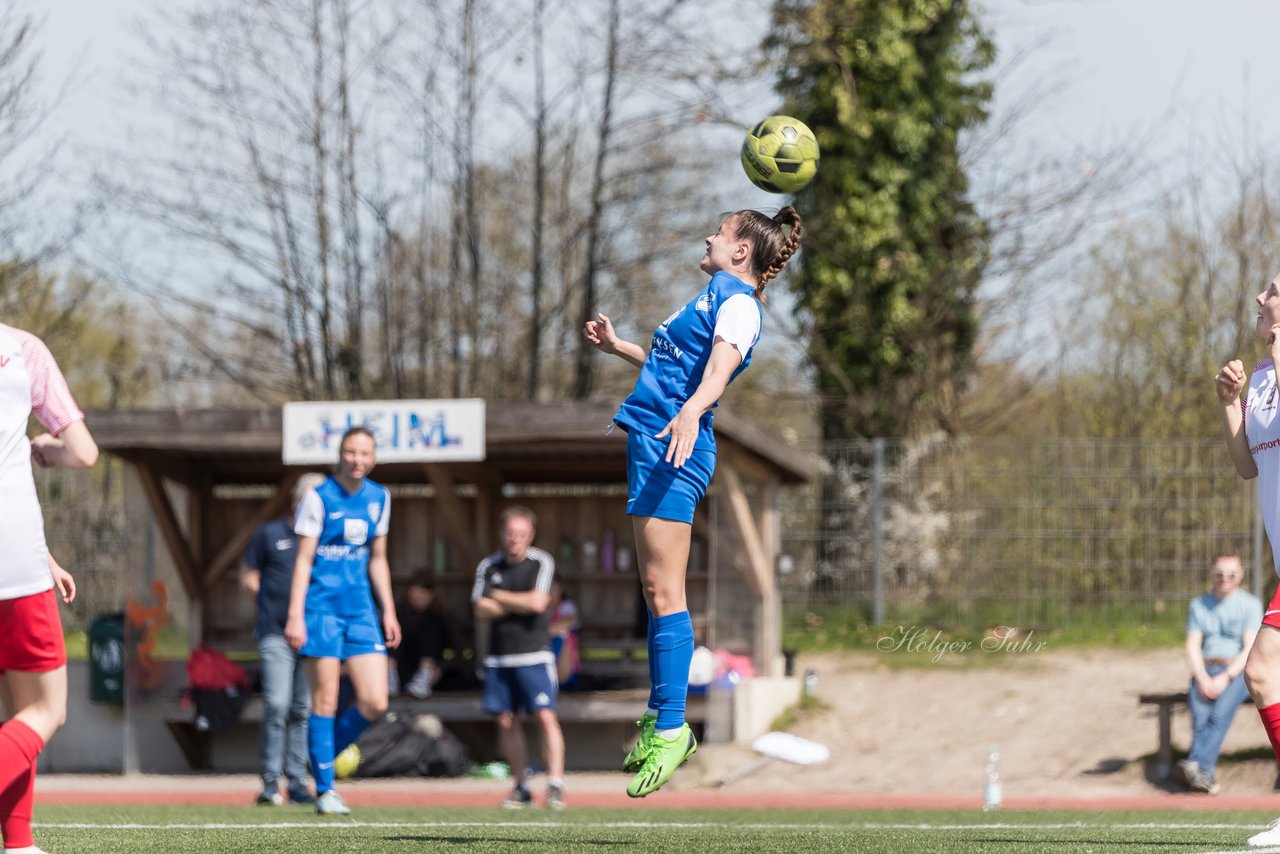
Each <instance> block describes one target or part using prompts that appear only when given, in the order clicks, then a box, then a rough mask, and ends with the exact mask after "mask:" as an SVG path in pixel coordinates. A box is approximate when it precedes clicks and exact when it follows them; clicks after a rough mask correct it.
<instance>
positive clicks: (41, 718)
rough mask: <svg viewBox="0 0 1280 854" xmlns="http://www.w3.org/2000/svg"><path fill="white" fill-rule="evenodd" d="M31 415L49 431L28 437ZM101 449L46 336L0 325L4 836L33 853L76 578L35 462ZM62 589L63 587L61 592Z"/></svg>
mask: <svg viewBox="0 0 1280 854" xmlns="http://www.w3.org/2000/svg"><path fill="white" fill-rule="evenodd" d="M32 413H35V416H36V418H38V419H39V421H40V423H41V424H43V425H44V427H45V429H47V430H48V431H49V432H48V433H44V434H41V435H39V436H36V437H35V438H34V439H30V440H28V438H27V422H28V420H29V418H30V416H31V414H32ZM97 459H98V446H97V445H96V444H94V441H93V437H92V436H91V435H89V430H88V428H87V427H85V424H84V413H82V412H81V411H80V408H79V407H78V406H76V402H75V400H74V399H73V398H72V396H71V392H70V390H69V389H68V388H67V381H66V379H65V378H63V376H62V372H61V371H60V370H59V369H58V364H57V362H55V361H54V359H53V356H52V354H50V353H49V350H48V348H47V347H45V345H44V342H42V341H41V340H40V339H39V338H37V337H36V336H34V335H32V334H30V333H28V332H23V331H22V330H20V329H14V328H13V327H10V326H5V325H4V324H0V508H3V512H0V544H2V545H0V548H2V550H3V556H2V557H0V701H3V705H4V708H5V710H6V712H7V713H8V715H9V718H8V720H6V721H5V722H4V723H3V724H0V834H2V835H3V838H4V851H5V854H18V852H22V854H33V853H34V852H39V850H40V849H38V848H36V847H35V842H34V840H33V839H32V836H31V810H32V803H33V798H34V787H35V778H36V756H37V755H39V753H40V751H41V750H43V749H44V745H45V743H46V742H47V741H48V740H49V739H50V738H51V737H52V736H53V734H54V732H56V731H57V729H58V727H60V726H61V725H62V723H63V721H64V720H65V719H66V717H67V655H66V650H65V648H64V647H63V640H62V621H61V619H60V618H59V616H58V602H57V596H58V595H61V596H62V598H63V600H64V601H66V602H70V601H71V600H72V599H73V598H74V597H75V583H74V582H73V581H72V579H71V576H70V575H69V574H67V572H66V571H65V570H63V569H62V567H60V566H58V564H57V562H56V561H54V560H53V558H52V556H50V554H49V550H48V548H47V547H46V545H45V540H44V518H43V516H42V515H41V513H40V503H39V501H38V499H37V497H36V486H35V479H34V478H33V477H32V474H31V461H32V460H35V462H36V463H37V464H38V465H40V466H42V467H45V468H48V467H50V466H56V465H62V466H67V467H69V468H88V467H89V466H92V465H93V464H94V462H95V461H96V460H97ZM55 588H56V592H55Z"/></svg>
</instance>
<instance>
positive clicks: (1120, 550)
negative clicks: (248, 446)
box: [36, 439, 1275, 640]
mask: <svg viewBox="0 0 1280 854" xmlns="http://www.w3.org/2000/svg"><path fill="white" fill-rule="evenodd" d="M815 453H819V455H820V456H821V457H822V458H823V459H824V460H825V462H826V464H825V466H824V476H823V478H821V479H820V480H819V481H817V482H815V483H812V484H809V485H807V486H805V487H801V488H796V489H791V490H785V491H784V492H783V493H782V500H783V507H782V551H783V555H784V557H783V560H782V564H781V566H782V568H783V569H784V570H786V569H787V568H790V571H786V572H784V574H783V575H782V576H781V585H782V593H783V600H784V603H785V604H787V605H788V606H792V607H801V608H803V607H809V606H812V605H815V604H821V605H843V606H849V607H850V608H852V609H854V610H855V611H856V612H858V613H859V614H860V615H861V618H863V619H865V620H867V621H869V622H870V621H874V622H877V623H883V622H886V621H894V620H898V621H901V620H904V619H923V618H928V619H930V620H932V621H933V623H934V624H937V625H948V624H950V625H958V626H961V625H962V626H975V625H983V624H986V623H998V622H1004V623H1011V622H1015V621H1016V624H1018V625H1026V626H1056V625H1061V624H1063V623H1065V622H1067V621H1071V620H1078V619H1088V618H1090V617H1098V616H1100V618H1103V619H1126V618H1128V617H1130V616H1132V617H1142V616H1149V615H1151V614H1153V613H1154V614H1157V615H1158V614H1161V613H1166V612H1167V613H1168V614H1169V615H1170V616H1172V615H1174V614H1181V613H1183V612H1184V608H1185V602H1186V600H1187V599H1188V598H1189V597H1191V596H1194V595H1196V594H1198V593H1200V592H1203V591H1204V590H1205V589H1207V575H1208V567H1209V564H1210V562H1211V560H1212V559H1213V556H1214V554H1215V553H1217V552H1218V551H1219V550H1224V549H1234V550H1237V551H1239V553H1240V554H1241V556H1242V558H1243V560H1244V563H1245V567H1246V571H1247V575H1246V577H1247V578H1248V579H1249V583H1248V586H1250V587H1251V588H1253V589H1254V591H1255V592H1257V593H1258V594H1259V595H1261V596H1264V597H1267V596H1269V594H1270V593H1271V591H1272V589H1273V588H1274V584H1275V582H1274V577H1275V576H1274V573H1273V572H1272V569H1271V552H1270V548H1269V546H1268V545H1267V543H1266V540H1265V538H1264V537H1263V535H1262V532H1261V526H1260V523H1259V522H1258V521H1257V519H1256V513H1257V510H1256V504H1257V502H1256V496H1255V490H1254V484H1253V483H1252V482H1247V481H1243V480H1241V479H1240V478H1239V477H1237V476H1236V475H1235V474H1234V472H1233V471H1232V469H1231V466H1230V463H1229V461H1228V459H1227V457H1226V452H1225V450H1224V448H1223V447H1222V443H1221V441H1215V440H1182V441H1170V440H1153V441H1135V440H1123V439H1120V440H1104V439H1070V440H1043V441H1039V440H1023V439H1005V440H969V441H965V440H954V439H937V440H928V441H922V442H914V443H907V442H902V441H897V440H868V441H859V442H848V443H842V444H838V445H830V446H828V447H827V448H826V449H825V451H817V450H815ZM36 479H37V484H38V487H39V489H40V492H41V496H42V501H43V504H44V508H45V528H46V531H47V532H48V539H49V543H50V548H51V549H52V550H53V552H54V554H55V555H56V556H58V557H59V559H60V560H62V561H63V562H64V563H65V564H66V565H67V566H68V567H70V568H72V569H73V570H74V571H75V574H76V579H77V582H78V583H79V585H80V596H79V597H78V599H77V602H76V604H75V605H74V606H73V608H72V609H71V612H70V613H69V614H67V616H66V622H67V626H68V628H72V629H74V628H83V627H84V626H85V625H86V624H87V622H88V620H89V619H90V618H92V616H93V615H95V614H99V613H103V612H109V611H118V610H120V609H121V608H122V607H123V605H124V602H125V600H126V599H127V597H128V596H129V595H130V594H131V593H132V594H133V595H137V591H130V590H128V589H126V580H127V573H125V572H124V569H125V566H126V564H127V563H128V561H130V560H134V561H138V560H145V555H146V554H150V553H152V552H154V551H156V549H155V548H154V544H152V546H150V547H144V546H146V544H145V543H144V542H143V541H144V540H146V539H149V538H152V539H153V538H154V537H155V534H154V531H153V530H152V525H151V524H150V523H149V521H148V520H147V519H146V518H145V517H146V515H147V514H146V513H145V512H144V511H143V510H142V509H141V508H142V505H141V504H140V502H138V501H137V500H136V499H135V501H133V502H130V501H126V500H125V493H126V483H127V481H128V475H127V473H126V471H125V467H124V465H123V464H122V463H121V462H120V461H118V460H115V459H112V458H107V459H104V460H103V461H102V463H100V464H99V466H98V467H97V468H96V469H95V470H94V471H92V472H74V471H71V472H68V471H50V472H38V473H37V475H36ZM129 507H132V508H133V509H132V510H129V509H127V508H129ZM713 515H714V519H713V524H712V530H713V531H715V532H716V533H717V534H719V535H721V536H715V537H712V538H710V540H711V541H710V542H703V543H701V547H702V548H703V549H704V550H707V551H708V553H707V554H706V555H705V556H702V557H698V558H697V559H698V561H699V567H700V568H701V567H703V566H705V567H706V569H702V570H701V571H703V572H706V571H708V570H710V571H711V572H712V578H713V581H712V583H711V584H710V585H709V587H708V589H707V594H706V595H707V596H708V597H709V598H710V600H711V601H709V602H708V603H707V604H708V605H710V606H712V610H714V612H715V613H716V614H717V619H716V634H717V636H719V637H721V638H732V639H734V640H741V639H742V638H741V637H739V636H740V635H743V634H744V633H745V632H746V628H747V627H748V626H750V625H751V617H750V613H749V611H746V610H743V611H742V613H737V612H736V611H735V608H737V607H738V606H739V605H741V603H742V602H746V601H750V597H749V596H747V595H746V591H745V590H739V589H737V585H740V583H741V579H739V578H737V577H736V576H735V575H732V574H725V573H722V572H721V573H717V572H715V571H714V568H715V567H718V566H721V565H722V564H723V562H724V561H725V560H727V559H729V558H728V554H729V551H730V547H731V545H732V538H731V537H729V536H728V535H727V534H726V533H725V529H726V523H725V520H724V519H722V518H720V517H721V516H722V515H723V514H718V513H716V514H713ZM159 551H163V549H162V548H161V549H160V550H159ZM711 552H721V553H711ZM695 557H696V556H695ZM149 576H150V574H148V577H149ZM130 583H132V582H130Z"/></svg>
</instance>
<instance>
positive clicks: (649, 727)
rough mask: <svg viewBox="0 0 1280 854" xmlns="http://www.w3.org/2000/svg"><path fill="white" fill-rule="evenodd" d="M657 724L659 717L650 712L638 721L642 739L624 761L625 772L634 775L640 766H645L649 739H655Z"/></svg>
mask: <svg viewBox="0 0 1280 854" xmlns="http://www.w3.org/2000/svg"><path fill="white" fill-rule="evenodd" d="M657 722H658V716H657V715H651V714H649V713H648V712H645V713H644V717H642V718H641V719H640V720H638V721H636V726H638V727H640V738H639V739H637V741H636V743H635V744H634V745H632V746H631V752H630V753H628V754H627V758H626V759H624V760H622V770H623V771H627V772H628V773H631V774H634V773H636V772H637V771H639V770H640V766H641V765H643V764H644V758H645V757H646V756H648V755H649V739H651V738H653V728H654V725H655V724H657Z"/></svg>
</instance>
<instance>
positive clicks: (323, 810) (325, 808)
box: [316, 789, 351, 815]
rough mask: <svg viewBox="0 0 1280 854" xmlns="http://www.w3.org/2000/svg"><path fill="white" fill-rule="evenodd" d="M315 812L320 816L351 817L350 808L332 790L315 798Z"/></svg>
mask: <svg viewBox="0 0 1280 854" xmlns="http://www.w3.org/2000/svg"><path fill="white" fill-rule="evenodd" d="M316 812H318V813H320V815H351V807H349V806H347V805H346V804H344V803H343V802H342V797H341V796H340V795H339V794H338V793H337V792H335V791H334V790H333V789H330V790H329V791H327V792H325V793H324V794H323V795H321V796H320V797H318V798H316Z"/></svg>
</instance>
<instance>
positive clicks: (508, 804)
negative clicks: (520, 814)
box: [498, 786, 533, 810]
mask: <svg viewBox="0 0 1280 854" xmlns="http://www.w3.org/2000/svg"><path fill="white" fill-rule="evenodd" d="M498 806H500V807H502V808H503V809H508V810H522V809H527V808H528V807H531V806H533V795H532V794H530V792H529V790H528V789H526V788H524V787H523V786H516V787H515V788H514V789H512V790H511V794H509V795H507V796H506V797H505V798H503V799H502V803H500V804H499V805H498Z"/></svg>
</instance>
